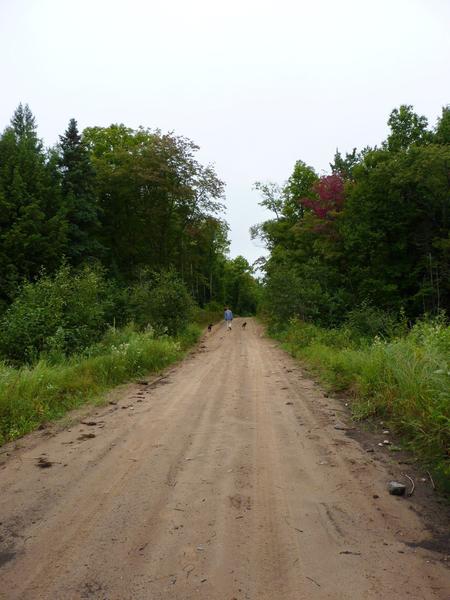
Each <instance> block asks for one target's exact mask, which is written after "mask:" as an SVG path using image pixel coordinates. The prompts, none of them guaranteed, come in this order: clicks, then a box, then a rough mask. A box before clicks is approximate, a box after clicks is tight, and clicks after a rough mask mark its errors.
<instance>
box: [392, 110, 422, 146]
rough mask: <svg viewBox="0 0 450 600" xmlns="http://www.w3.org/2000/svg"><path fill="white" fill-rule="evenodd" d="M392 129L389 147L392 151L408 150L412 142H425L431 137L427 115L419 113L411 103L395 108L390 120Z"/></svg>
mask: <svg viewBox="0 0 450 600" xmlns="http://www.w3.org/2000/svg"><path fill="white" fill-rule="evenodd" d="M388 125H389V127H390V129H391V132H390V134H389V135H388V138H387V143H386V145H387V147H388V149H389V151H391V152H399V151H400V150H407V149H408V148H409V147H410V146H411V144H423V143H426V142H428V141H430V139H431V134H430V132H429V131H428V129H427V127H428V121H427V119H426V117H424V116H419V115H417V114H416V113H415V112H414V110H413V107H412V106H411V105H406V104H402V105H401V106H400V108H398V109H397V108H394V110H393V111H392V112H391V114H390V116H389V120H388Z"/></svg>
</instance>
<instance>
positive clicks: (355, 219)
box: [251, 105, 450, 490]
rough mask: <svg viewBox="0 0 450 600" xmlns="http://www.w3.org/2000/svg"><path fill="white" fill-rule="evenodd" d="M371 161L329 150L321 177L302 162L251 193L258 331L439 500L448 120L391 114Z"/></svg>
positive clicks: (446, 414)
mask: <svg viewBox="0 0 450 600" xmlns="http://www.w3.org/2000/svg"><path fill="white" fill-rule="evenodd" d="M388 127H389V134H388V136H387V139H386V140H385V141H383V142H382V143H381V144H380V146H379V147H373V148H372V147H368V146H367V147H365V148H362V149H361V150H358V149H356V148H354V149H353V150H352V152H350V153H345V155H342V154H341V153H340V152H339V151H338V150H337V151H336V154H335V156H334V158H333V160H332V162H331V164H330V170H329V173H328V174H319V173H317V172H316V171H315V170H314V169H313V168H312V167H310V166H308V165H307V164H306V163H305V162H303V161H302V160H299V161H297V162H296V164H295V165H294V168H293V171H292V173H291V175H290V177H289V178H288V179H287V181H286V182H285V183H284V184H283V185H279V184H276V183H271V182H264V183H261V182H258V183H257V184H256V189H257V190H258V191H259V192H260V194H261V205H262V206H264V207H265V208H267V209H268V210H270V211H271V213H272V215H273V217H272V218H271V219H269V220H267V221H265V222H264V223H260V224H258V225H255V226H254V227H253V228H252V231H251V233H252V235H253V237H258V238H260V239H262V240H263V241H264V242H265V244H266V246H267V247H268V249H269V250H270V255H269V257H268V258H267V259H264V260H261V261H260V266H261V268H262V269H263V271H264V274H265V277H264V286H263V298H262V301H261V304H260V311H261V312H262V314H263V315H264V317H265V319H266V320H267V321H268V323H269V331H270V332H271V333H272V334H273V335H274V336H275V337H276V338H278V339H280V340H281V341H282V342H283V344H284V346H285V348H286V349H288V350H289V351H290V352H291V353H292V354H294V355H295V356H296V357H297V358H299V359H300V360H302V361H303V362H304V363H305V364H306V365H308V367H310V368H311V369H312V370H313V371H314V372H315V373H316V374H317V375H318V376H319V377H320V378H321V380H322V382H323V383H324V384H325V385H326V386H327V387H328V389H329V390H331V391H334V392H345V393H346V394H347V395H348V396H350V397H353V398H354V403H353V404H352V412H353V416H354V418H356V419H362V418H367V417H371V418H374V419H384V422H389V424H390V427H392V428H393V429H394V430H396V431H397V432H398V433H399V434H400V435H401V436H403V440H404V443H405V445H406V446H408V447H409V448H412V449H413V450H415V451H416V452H417V453H418V455H420V456H421V457H422V459H424V460H425V461H428V462H429V464H430V465H432V466H433V468H435V469H436V472H437V473H439V475H438V476H439V477H440V478H441V479H442V480H443V481H445V482H446V485H447V486H448V489H449V490H450V464H449V463H450V460H449V459H450V393H449V390H450V365H449V357H450V328H449V326H448V319H447V316H448V314H449V309H450V107H448V106H447V107H444V108H443V109H442V114H441V116H440V118H439V119H438V121H437V123H436V125H435V126H434V127H430V126H429V124H428V122H427V119H426V118H425V117H424V116H421V115H418V114H417V113H415V112H414V109H413V107H412V106H409V105H402V106H400V107H399V108H397V109H394V110H393V111H392V112H391V114H390V115H389V118H388Z"/></svg>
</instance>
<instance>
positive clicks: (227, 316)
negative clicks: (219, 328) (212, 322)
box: [223, 308, 233, 331]
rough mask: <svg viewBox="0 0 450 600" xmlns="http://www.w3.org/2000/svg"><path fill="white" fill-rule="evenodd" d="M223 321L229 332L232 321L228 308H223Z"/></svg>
mask: <svg viewBox="0 0 450 600" xmlns="http://www.w3.org/2000/svg"><path fill="white" fill-rule="evenodd" d="M223 316H224V319H225V324H226V326H227V329H228V331H231V322H232V320H233V313H232V312H231V310H230V309H229V308H225V312H224V315H223Z"/></svg>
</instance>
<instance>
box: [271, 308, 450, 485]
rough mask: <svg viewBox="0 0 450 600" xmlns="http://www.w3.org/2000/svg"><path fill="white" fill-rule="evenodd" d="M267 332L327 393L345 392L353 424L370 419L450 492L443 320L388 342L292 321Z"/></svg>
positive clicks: (447, 353) (448, 336)
mask: <svg viewBox="0 0 450 600" xmlns="http://www.w3.org/2000/svg"><path fill="white" fill-rule="evenodd" d="M271 334H272V335H273V336H274V337H275V338H277V339H278V340H280V341H281V342H282V345H283V347H284V348H285V349H286V350H287V351H288V352H290V353H291V354H292V355H293V356H294V357H295V358H298V359H299V360H301V361H302V362H303V363H304V364H305V365H307V366H308V368H309V369H310V370H312V372H313V373H314V374H315V375H316V376H318V378H319V379H320V380H321V382H322V383H323V384H324V386H325V387H326V389H328V390H329V391H331V392H343V393H345V395H346V397H347V398H349V399H350V400H351V411H352V415H353V418H354V419H355V420H363V419H367V418H370V419H375V420H376V421H377V422H379V421H382V422H383V423H384V427H388V428H390V429H391V430H394V431H396V432H397V434H398V435H399V436H400V439H401V440H402V446H403V447H404V448H408V449H410V450H412V451H413V452H415V453H416V454H417V456H418V457H419V458H420V459H421V460H422V461H423V463H424V464H425V465H426V466H427V467H428V468H429V469H431V470H432V471H433V472H434V477H435V479H436V482H437V483H438V484H439V485H440V487H441V488H442V489H446V491H447V492H450V486H449V483H450V460H449V448H450V328H449V327H448V326H447V324H446V322H445V320H444V319H443V318H437V319H434V320H424V321H420V322H418V323H416V324H415V325H414V326H413V327H412V328H411V329H410V330H409V331H404V330H403V327H402V326H401V325H399V327H398V331H397V332H394V331H393V332H392V335H391V336H386V335H383V334H382V333H380V334H378V335H375V336H374V337H367V336H362V335H361V332H360V331H358V330H355V329H352V327H351V324H350V323H348V324H345V325H343V326H341V327H339V328H335V329H324V328H321V327H318V326H316V325H313V324H311V323H305V322H302V321H298V320H296V319H293V320H292V321H291V322H290V323H289V325H288V327H286V328H284V329H277V328H272V330H271Z"/></svg>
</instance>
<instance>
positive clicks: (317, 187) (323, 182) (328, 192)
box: [300, 174, 344, 219]
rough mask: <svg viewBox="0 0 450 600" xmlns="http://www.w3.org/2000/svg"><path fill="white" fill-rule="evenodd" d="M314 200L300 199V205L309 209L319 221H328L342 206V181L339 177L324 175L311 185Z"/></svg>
mask: <svg viewBox="0 0 450 600" xmlns="http://www.w3.org/2000/svg"><path fill="white" fill-rule="evenodd" d="M313 192H314V193H315V194H316V197H315V198H302V199H301V200H300V204H302V205H303V206H305V207H306V208H309V209H311V210H312V211H313V213H314V214H315V215H316V217H318V218H319V219H330V218H331V217H332V214H330V213H333V212H338V211H340V210H341V209H342V207H343V205H344V180H343V179H342V177H341V176H340V175H337V174H335V175H325V176H323V177H321V178H320V179H319V180H318V181H316V182H315V183H314V185H313Z"/></svg>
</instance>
